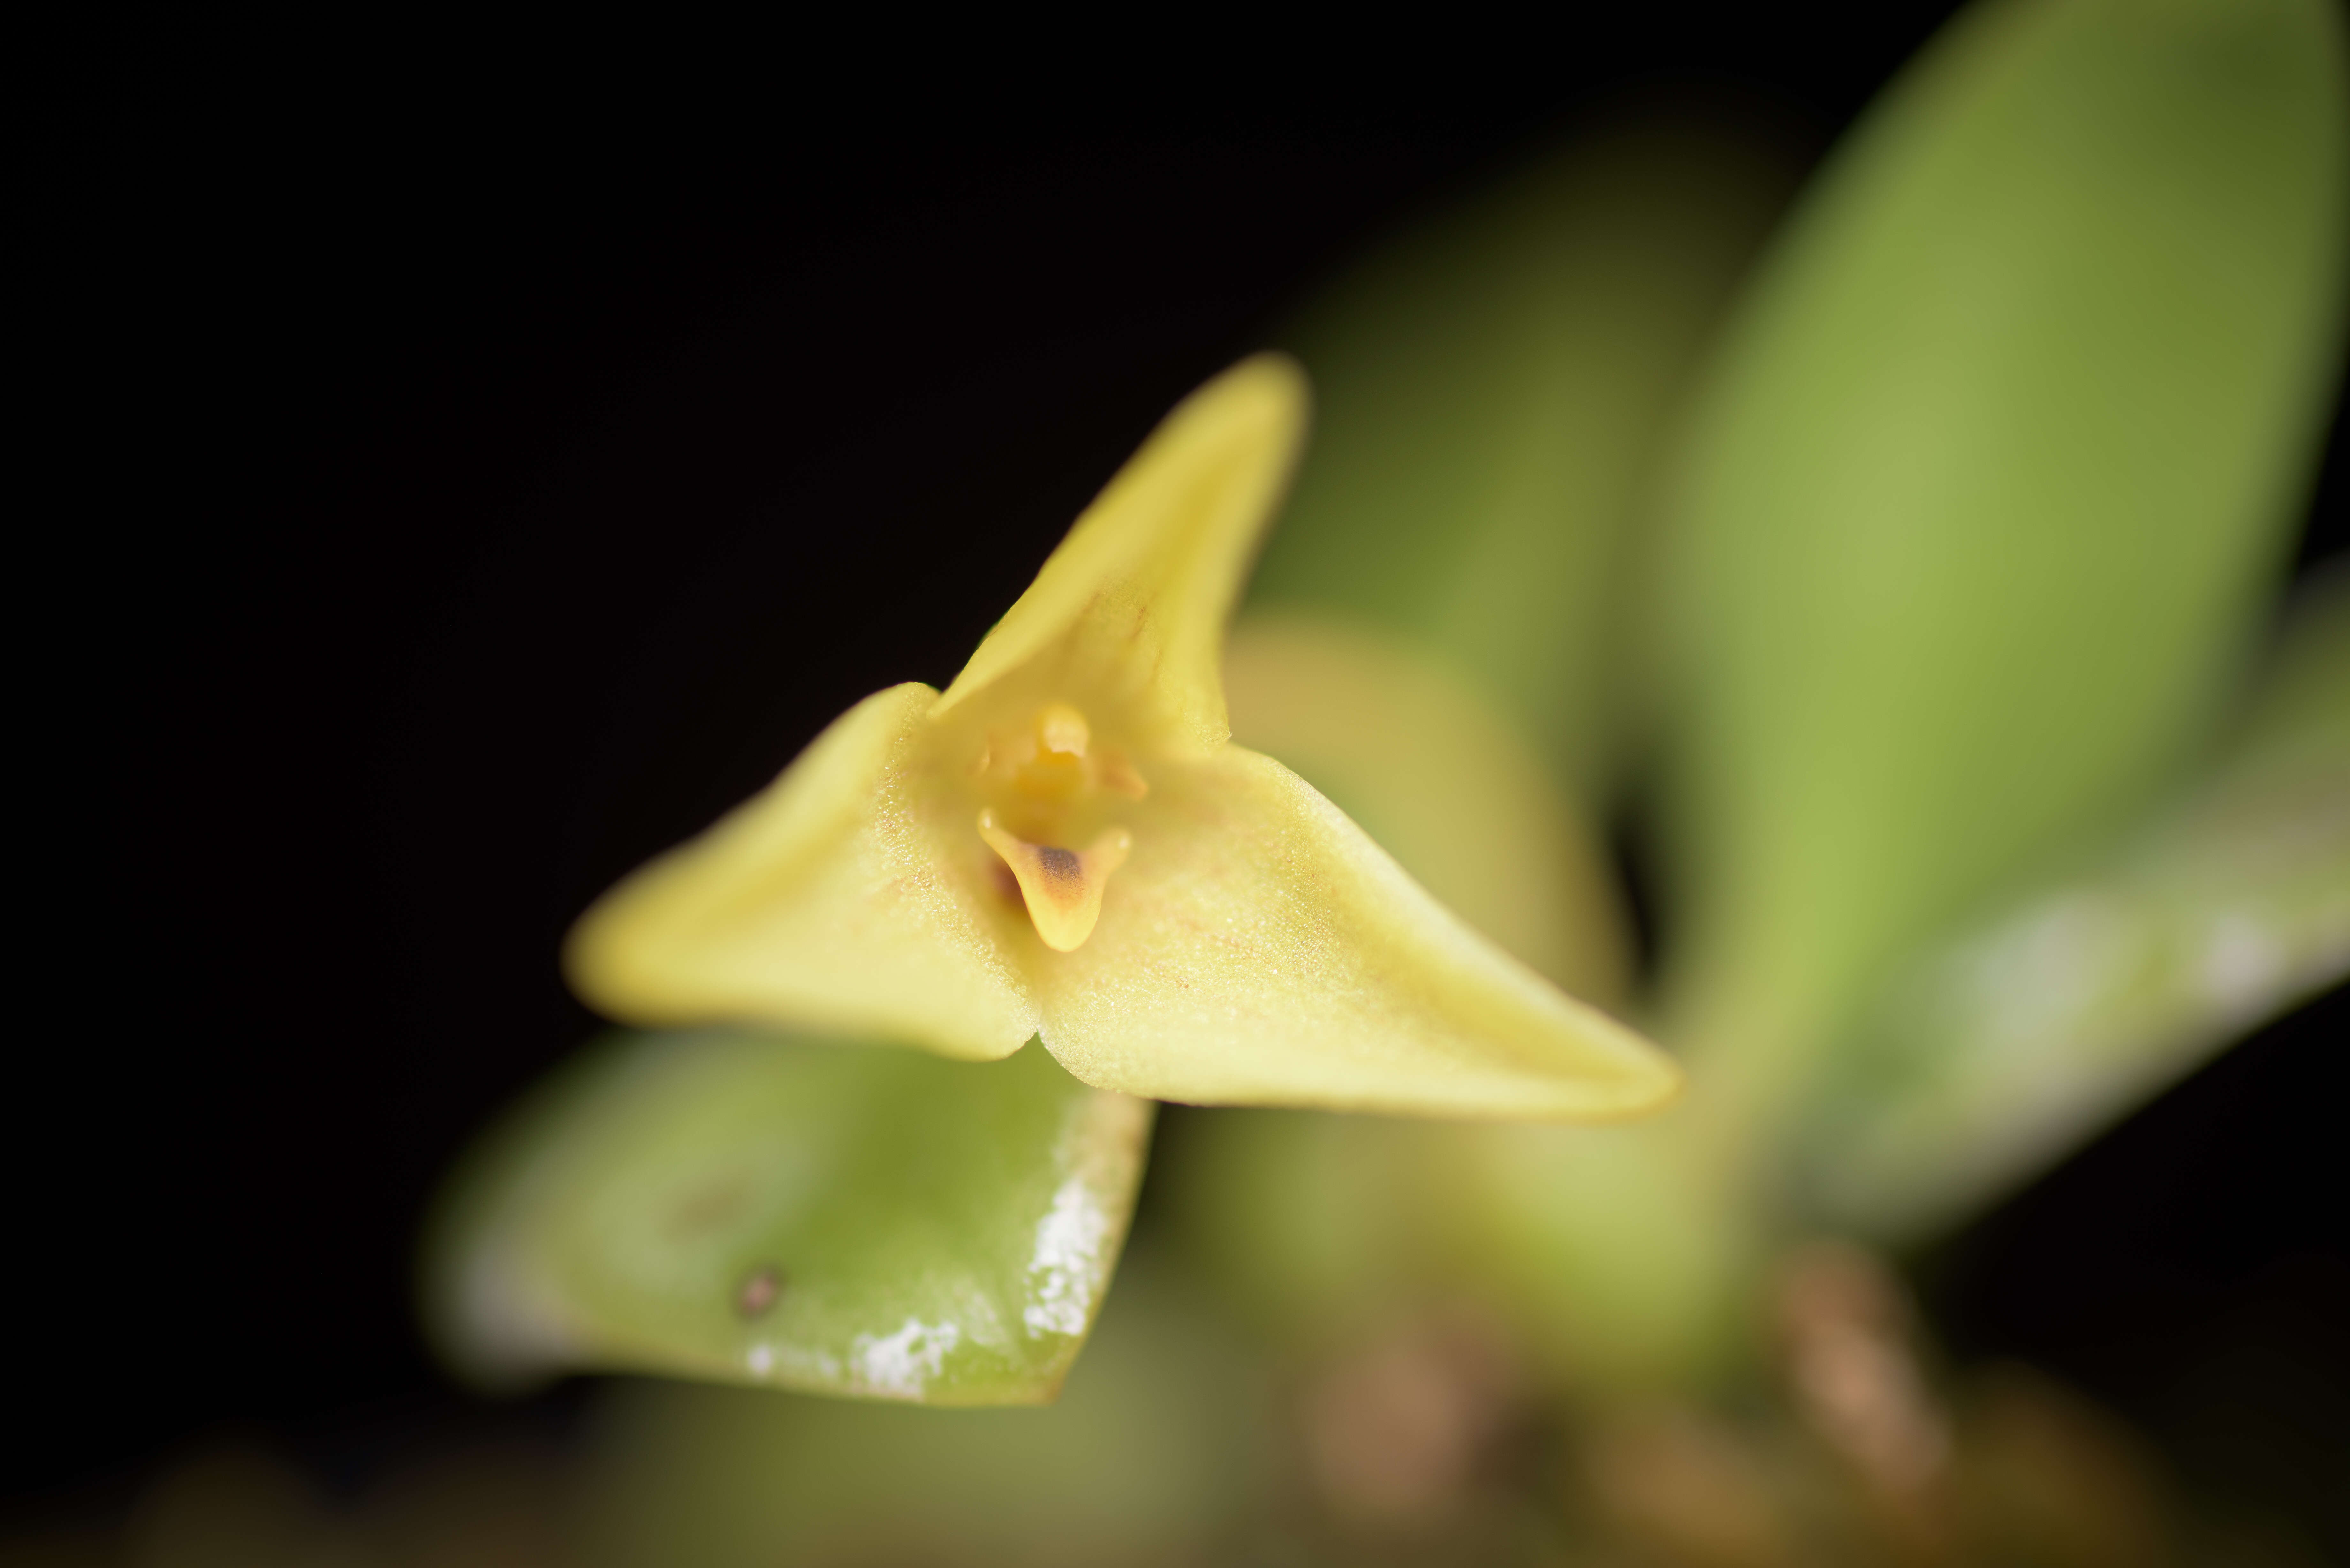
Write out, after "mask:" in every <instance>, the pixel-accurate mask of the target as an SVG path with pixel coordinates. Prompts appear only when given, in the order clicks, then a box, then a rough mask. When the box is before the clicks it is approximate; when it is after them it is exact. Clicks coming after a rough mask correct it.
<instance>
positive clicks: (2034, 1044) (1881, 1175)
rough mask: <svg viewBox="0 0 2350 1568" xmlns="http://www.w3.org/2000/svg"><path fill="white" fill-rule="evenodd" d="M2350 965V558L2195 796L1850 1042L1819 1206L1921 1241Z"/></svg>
mask: <svg viewBox="0 0 2350 1568" xmlns="http://www.w3.org/2000/svg"><path fill="white" fill-rule="evenodd" d="M2345 972H2350V573H2345V572H2337V573H2336V574H2335V575H2334V577H2333V578H2332V580H2331V581H2330V582H2327V583H2326V584H2324V587H2322V588H2320V589H2318V590H2317V591H2315V592H2314V593H2313V594H2312V595H2311V596H2310V597H2308V599H2307V600H2306V602H2304V603H2303V605H2302V606H2301V607H2300V608H2299V610H2298V611H2297V613H2296V614H2295V615H2294V616H2293V618H2292V619H2291V620H2290V621H2289V622H2288V624H2287V628H2286V632H2285V636H2284V638H2283V639H2282V643H2281V645H2280V647H2279V649H2278V651H2277V654H2276V657H2275V659H2274V661H2273V664H2272V668H2271V670H2270V671H2269V673H2268V675H2267V677H2266V679H2265V680H2264V681H2263V682H2262V686H2261V687H2260V689H2259V691H2258V693H2257V695H2256V700H2255V701H2254V703H2253V705H2252V708H2251V712H2250V713H2249V715H2248V716H2247V717H2246V719H2245V721H2244V722H2243V723H2242V725H2241V729H2240V730H2239V731H2238V732H2237V734H2236V735H2235V737H2234V738H2233V741H2232V743H2231V744H2230V746H2229V748H2228V749H2227V751H2226V752H2225V753H2223V754H2222V755H2221V757H2220V760H2219V761H2218V763H2217V764H2216V766H2215V767H2214V768H2213V769H2212V770H2211V772H2210V774H2208V775H2206V777H2205V778H2204V779H2203V780H2202V782H2201V783H2200V784H2199V787H2198V788H2196V789H2195V790H2194V791H2193V792H2191V793H2190V794H2189V795H2188V797H2187V799H2186V800H2185V801H2184V802H2183V803H2182V804H2181V805H2178V807H2177V808H2175V809H2174V810H2173V811H2172V812H2170V813H2168V814H2167V815H2165V816H2164V817H2163V818H2162V819H2160V820H2159V821H2158V824H2157V825H2155V826H2152V827H2151V828H2150V829H2149V830H2148V831H2147V833H2146V834H2144V835H2143V836H2141V837H2140V838H2138V839H2137V841H2136V842H2134V843H2133V844H2132V845H2131V846H2129V848H2128V849H2127V850H2126V853H2124V854H2123V855H2121V856H2120V857H2117V858H2116V859H2115V860H2114V861H2112V862H2111V863H2110V864H2108V865H2106V867H2102V868H2100V869H2099V870H2097V871H2096V872H2095V873H2094V874H2091V875H2087V876H2083V877H2076V878H2073V879H2070V880H2067V881H2065V882H2064V883H2062V884H2060V885H2058V886H2056V887H2054V888H2044V889H2043V890H2042V891H2040V892H2039V893H2038V894H2036V895H2035V896H2033V898H2029V899H2026V900H2024V901H2022V903H2021V904H2019V905H2017V906H2016V907H2014V908H2013V909H2010V910H2009V911H2007V912H2006V913H2005V914H2004V915H2003V916H2002V917H2001V918H1999V919H1995V920H1992V921H1990V922H1988V923H1987V924H1985V925H1984V926H1982V927H1981V928H1980V929H1976V930H1974V931H1972V932H1970V933H1969V934H1968V935H1967V936H1966V937H1964V938H1963V939H1961V940H1958V941H1955V942H1953V943H1950V944H1949V945H1948V946H1946V947H1943V948H1940V949H1938V950H1935V951H1933V952H1932V953H1930V954H1929V955H1928V956H1926V957H1925V958H1923V959H1921V960H1920V961H1918V963H1916V964H1915V965H1914V966H1912V968H1911V969H1910V971H1909V972H1908V973H1907V974H1906V975H1905V976H1903V978H1902V979H1901V980H1900V981H1898V982H1897V983H1896V984H1895V985H1893V986H1892V987H1891V988H1890V990H1889V992H1888V993H1887V996H1886V997H1885V999H1884V1000H1883V1001H1882V1002H1880V1003H1879V1004H1878V1005H1877V1007H1876V1008H1875V1009H1873V1010H1872V1013H1871V1015H1870V1016H1869V1017H1868V1018H1867V1019H1866V1022H1865V1023H1864V1024H1863V1025H1862V1026H1861V1028H1860V1029H1859V1030H1858V1031H1857V1037H1856V1039H1855V1040H1854V1041H1853V1042H1852V1045H1851V1049H1849V1050H1848V1051H1846V1052H1845V1053H1841V1054H1840V1059H1841V1060H1846V1061H1848V1063H1849V1070H1848V1072H1847V1073H1846V1075H1845V1076H1844V1077H1843V1078H1841V1079H1840V1080H1838V1081H1835V1082H1834V1083H1833V1084H1832V1085H1830V1087H1829V1090H1828V1093H1827V1094H1826V1096H1825V1099H1824V1103H1823V1106H1822V1107H1821V1109H1820V1112H1819V1114H1818V1117H1817V1124H1816V1126H1815V1127H1814V1129H1813V1131H1812V1136H1811V1137H1810V1138H1809V1139H1808V1140H1807V1141H1808V1144H1809V1148H1808V1151H1807V1152H1808V1160H1807V1164H1808V1166H1809V1171H1808V1176H1809V1186H1810V1189H1811V1191H1810V1198H1811V1201H1812V1202H1813V1204H1814V1207H1815V1208H1816V1209H1818V1210H1822V1211H1824V1212H1825V1214H1826V1215H1827V1216H1828V1217H1829V1218H1830V1219H1832V1220H1836V1221H1838V1222H1841V1223H1844V1224H1849V1225H1855V1226H1859V1227H1862V1228H1864V1229H1866V1230H1868V1231H1873V1232H1876V1233H1877V1234H1880V1235H1886V1236H1891V1237H1901V1236H1908V1235H1914V1234H1917V1233H1918V1232H1920V1231H1925V1230H1927V1229H1929V1228H1930V1227H1931V1226H1933V1225H1934V1224H1936V1223H1938V1222H1939V1221H1942V1220H1947V1219H1949V1218H1950V1217H1952V1216H1954V1215H1956V1214H1958V1213H1960V1212H1961V1211H1963V1210H1965V1209H1966V1208H1968V1207H1970V1206H1971V1205H1973V1204H1976V1203H1979V1202H1981V1201H1983V1200H1985V1199H1989V1198H1991V1197H1993V1196H1996V1194H1997V1192H1998V1191H1999V1190H2000V1189H2002V1188H2004V1187H2008V1186H2011V1185H2012V1184H2014V1183H2016V1182H2019V1181H2021V1180H2022V1179H2025V1178H2027V1177H2029V1176H2030V1175H2032V1174H2033V1172H2034V1171H2035V1170H2037V1169H2039V1168H2041V1167H2043V1166H2044V1165H2046V1164H2047V1163H2049V1162H2050V1161H2051V1160H2052V1159H2054V1158H2056V1157H2057V1156H2059V1155H2061V1154H2062V1153H2063V1152H2064V1150H2065V1149H2066V1148H2068V1147H2072V1146H2073V1145H2074V1143H2076V1142H2078V1141H2080V1140H2081V1139H2082V1138H2084V1137H2086V1136H2087V1135H2089V1134H2090V1133H2092V1132H2094V1131H2095V1129H2096V1128H2097V1127H2099V1126H2101V1125H2102V1124H2104V1123H2106V1122H2107V1121H2110V1120H2112V1119H2113V1118H2115V1117H2116V1116H2120V1115H2121V1114H2122V1113H2123V1112H2125V1111H2126V1110H2127V1109H2128V1108H2129V1107H2130V1106H2133V1105H2135V1104H2137V1102H2139V1101H2140V1100H2143V1099H2144V1098H2146V1097H2147V1096H2149V1095H2151V1094H2152V1093H2154V1092H2155V1091H2156V1090H2158V1089H2159V1088H2160V1087H2161V1086H2162V1085H2165V1084H2167V1083H2168V1082H2170V1081H2172V1080H2173V1079H2175V1078H2178V1076H2180V1075H2183V1074H2185V1073H2186V1072H2188V1071H2189V1069H2191V1068H2193V1067H2194V1066H2195V1065H2196V1064H2199V1063H2200V1062H2201V1061H2203V1060H2204V1059H2205V1058H2207V1057H2208V1056H2210V1054H2212V1053H2213V1052H2215V1051H2217V1050H2219V1049H2220V1047H2222V1046H2224V1045H2226V1044H2228V1043H2229V1042H2230V1041H2231V1040H2233V1039H2234V1038H2235V1037H2236V1036H2237V1035H2238V1034H2240V1033H2241V1032H2242V1031H2244V1030H2245V1029H2247V1028H2249V1027H2251V1025H2253V1024H2255V1023H2259V1022H2260V1021H2261V1020H2262V1019H2263V1018H2265V1017H2267V1016H2269V1015H2271V1014H2272V1013H2274V1012H2277V1011H2279V1010H2281V1009H2282V1008H2284V1007H2286V1006H2289V1005H2291V1004H2292V1003H2293V1002H2295V1001H2297V1000H2299V999H2300V998H2302V997H2304V996H2307V995H2309V994H2311V993H2313V992H2316V991H2318V990H2320V989H2322V988H2324V987H2325V986H2326V985H2329V984H2331V983H2333V982H2334V981H2338V980H2339V979H2341V977H2342V976H2343V975H2344V974H2345Z"/></svg>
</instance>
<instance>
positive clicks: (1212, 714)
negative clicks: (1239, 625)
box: [933, 354, 1306, 752]
mask: <svg viewBox="0 0 2350 1568" xmlns="http://www.w3.org/2000/svg"><path fill="white" fill-rule="evenodd" d="M1305 410H1306V393H1305V377H1304V376H1302V375H1301V374H1300V373H1299V372H1298V369H1297V368H1296V366H1295V364H1293V363H1292V362H1290V361H1289V360H1287V359H1284V358H1281V357H1279V356H1277V355H1271V354H1263V355H1259V356H1257V357H1256V358H1252V359H1245V360H1243V361H1242V362H1241V363H1240V364H1238V365H1236V366H1234V367H1233V368H1232V369H1230V370H1227V371H1225V372H1224V373H1223V374H1222V375H1221V376H1219V377H1217V378H1216V379H1214V380H1212V381H1210V382H1209V383H1208V384H1207V385H1206V386H1204V387H1202V388H1201V389H1199V390H1198V391H1196V392H1194V393H1192V394H1191V397H1189V398H1187V399H1185V400H1183V402H1182V403H1181V404H1180V405H1178V406H1177V408H1176V409H1175V410H1174V411H1173V412H1172V413H1170V414H1169V415H1168V416H1167V418H1166V419H1165V420H1164V421H1161V423H1160V424H1159V428H1158V429H1157V430H1156V431H1153V432H1152V433H1151V435H1150V438H1149V440H1148V441H1145V442H1144V443H1143V446H1142V449H1141V450H1140V451H1139V452H1136V453H1135V455H1134V457H1133V458H1132V459H1131V460H1130V461H1129V462H1128V463H1127V465H1126V466H1125V467H1124V468H1122V469H1120V470H1119V471H1118V474H1117V476H1116V477H1115V478H1113V479H1112V480H1111V481H1110V483H1109V484H1108V486H1107V488H1106V489H1104V490H1103V491H1102V493H1101V494H1100V496H1099V497H1098V498H1097V500H1096V501H1095V502H1094V504H1092V505H1091V506H1089V507H1087V509H1086V513H1085V515H1084V516H1082V517H1080V518H1079V519H1078V520H1077V524H1076V527H1075V528H1073V529H1071V530H1070V532H1069V536H1068V537H1067V538H1066V539H1065V540H1063V541H1062V543H1061V547H1060V548H1059V549H1057V550H1055V551H1054V552H1053V555H1052V558H1051V559H1049V560H1047V561H1046V562H1045V569H1044V570H1043V571H1041V572H1039V573H1038V574H1037V576H1036V580H1035V582H1034V583H1033V584H1031V585H1030V586H1029V588H1028V591H1027V592H1026V593H1024V594H1022V595H1021V596H1020V597H1019V599H1018V600H1017V601H1016V602H1015V603H1014V605H1013V607H1012V608H1011V610H1010V611H1009V612H1008V613H1007V614H1006V615H1005V616H1004V618H1003V620H1001V621H999V622H998V623H997V624H996V627H995V629H994V630H993V631H992V632H990V633H988V635H987V639H986V640H985V641H983V642H982V643H981V644H980V645H979V649H978V651H977V652H975V653H973V654H972V656H971V662H970V663H968V664H966V665H965V666H964V667H963V670H962V674H960V675H958V676H957V677H956V678H955V681H954V684H953V685H951V686H950V687H948V688H947V691H946V695H945V696H943V697H941V698H940V699H939V703H938V707H937V709H936V710H935V711H934V714H933V716H934V717H939V718H943V717H945V716H946V715H947V714H948V713H949V712H951V711H953V710H955V709H956V708H958V707H960V706H961V705H962V704H963V703H964V702H966V701H969V700H970V699H971V698H972V697H973V696H974V695H976V694H977V693H979V692H980V691H984V690H986V689H988V688H990V687H992V686H994V685H997V684H998V683H1000V682H1003V680H1006V679H1007V678H1008V677H1011V676H1013V675H1014V673H1015V672H1019V671H1022V670H1036V672H1037V673H1038V674H1040V675H1042V676H1043V677H1044V678H1045V679H1046V680H1066V681H1068V682H1070V683H1071V684H1072V685H1074V686H1075V687H1076V689H1078V690H1081V691H1085V692H1086V693H1087V695H1088V696H1090V697H1092V698H1093V699H1094V700H1095V701H1102V702H1106V703H1107V704H1110V705H1112V706H1117V707H1120V708H1123V709H1125V710H1126V711H1128V713H1129V715H1130V722H1138V721H1139V727H1140V728H1142V729H1144V730H1146V731H1147V732H1149V738H1150V739H1152V740H1155V741H1157V742H1159V744H1161V745H1162V746H1170V747H1173V748H1176V749H1180V750H1189V751H1193V752H1206V751H1209V750H1211V749H1212V748H1214V747H1216V746H1218V745H1220V744H1222V742H1223V741H1224V740H1225V738H1226V737H1227V736H1228V734H1229V733H1230V729H1229V726H1228V725H1227V723H1226V722H1225V716H1224V692H1223V682H1222V678H1221V676H1220V674H1219V669H1218V666H1219V661H1220V659H1222V651H1223V632H1224V622H1225V620H1226V619H1227V618H1228V617H1229V616H1230V614H1231V612H1232V603H1233V601H1234V600H1235V599H1236V598H1237V597H1239V594H1240V588H1241V583H1242V580H1243V577H1244V576H1246V574H1247V570H1248V566H1249V563H1250V561H1251V560H1252V559H1253V557H1254V556H1255V553H1256V546H1257V543H1258V540H1259V537H1260V535H1262V534H1263V531H1264V526H1265V524H1266V523H1267V522H1269V521H1270V520H1271V518H1272V515H1273V511H1274V507H1275V506H1276V505H1277V504H1279V503H1280V500H1281V495H1282V492H1283V490H1284V487H1285V486H1286V484H1287V483H1288V480H1289V472H1290V470H1291V468H1292V467H1293V466H1294V465H1295V462H1296V458H1297V451H1298V447H1299V445H1300V443H1301V442H1302V441H1303V440H1304V438H1305ZM1039 666H1041V667H1043V668H1042V669H1041V670H1038V669H1037V667H1039Z"/></svg>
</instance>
